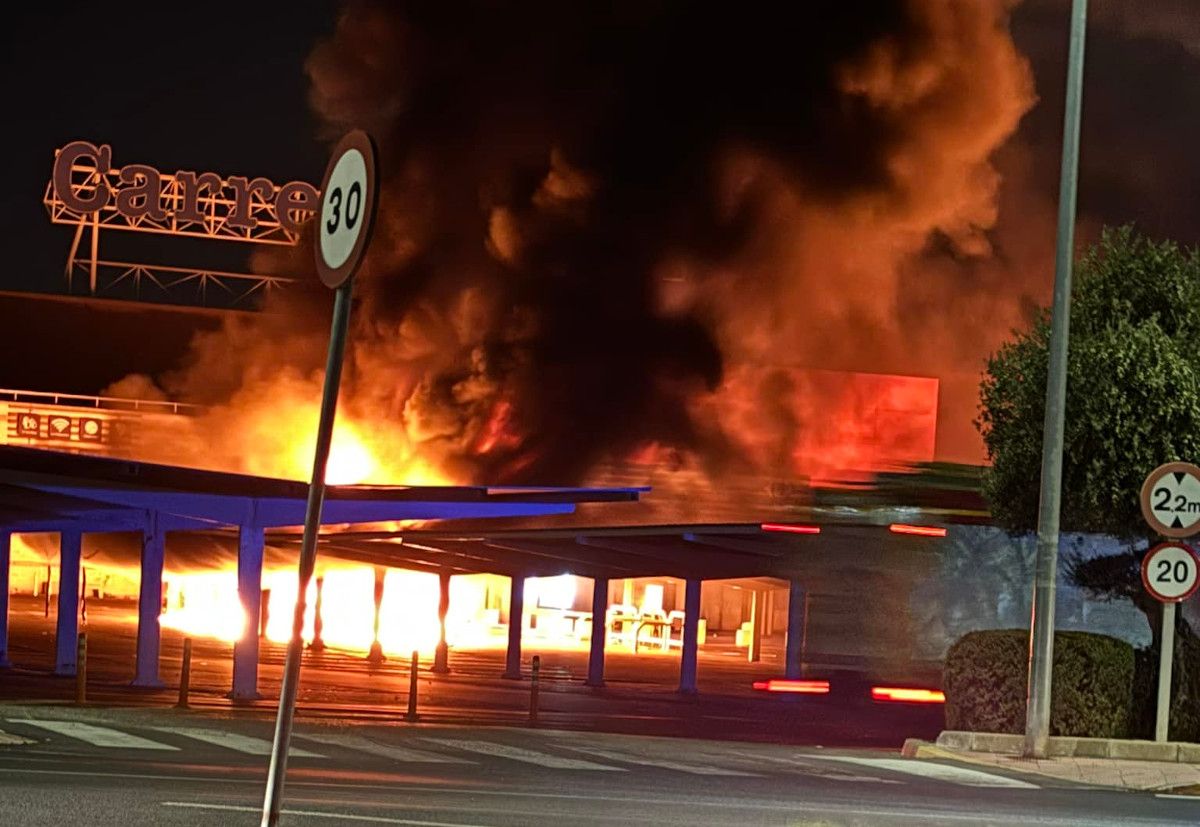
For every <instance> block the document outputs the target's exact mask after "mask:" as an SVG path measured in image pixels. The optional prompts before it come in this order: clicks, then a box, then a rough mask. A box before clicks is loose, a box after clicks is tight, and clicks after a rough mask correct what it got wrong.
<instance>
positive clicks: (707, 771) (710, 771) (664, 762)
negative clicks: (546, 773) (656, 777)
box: [563, 745, 762, 778]
mask: <svg viewBox="0 0 1200 827" xmlns="http://www.w3.org/2000/svg"><path fill="white" fill-rule="evenodd" d="M563 748H564V749H569V750H571V751H572V752H582V753H585V754H587V755H594V756H596V757H597V758H606V759H608V760H609V761H624V762H625V763H627V764H642V765H644V766H647V767H662V768H663V769H666V770H675V771H677V772H687V773H691V774H692V775H740V776H742V777H744V778H762V776H761V775H759V774H758V773H754V772H743V771H742V770H730V769H723V768H721V767H712V766H708V765H705V764H685V763H683V762H681V761H672V760H670V759H669V758H653V757H651V756H647V755H631V754H629V753H626V752H618V751H617V750H609V749H597V748H595V747H568V746H566V745H564V746H563Z"/></svg>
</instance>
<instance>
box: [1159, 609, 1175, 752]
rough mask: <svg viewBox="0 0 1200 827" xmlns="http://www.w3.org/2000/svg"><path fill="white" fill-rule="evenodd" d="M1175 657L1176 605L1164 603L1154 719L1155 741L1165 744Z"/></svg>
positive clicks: (1168, 724) (1169, 719) (1169, 716)
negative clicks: (1156, 705)
mask: <svg viewBox="0 0 1200 827" xmlns="http://www.w3.org/2000/svg"><path fill="white" fill-rule="evenodd" d="M1174 655H1175V604H1174V603H1164V604H1163V612H1162V649H1161V650H1160V651H1159V653H1158V709H1157V711H1156V712H1155V718H1154V740H1155V741H1158V742H1159V743H1163V742H1165V741H1166V740H1167V731H1168V728H1169V726H1170V722H1171V664H1172V662H1173V661H1174Z"/></svg>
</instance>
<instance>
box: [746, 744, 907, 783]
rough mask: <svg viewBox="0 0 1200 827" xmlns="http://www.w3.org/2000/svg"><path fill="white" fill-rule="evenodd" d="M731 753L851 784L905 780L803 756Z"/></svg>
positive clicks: (748, 759) (750, 759) (747, 759)
mask: <svg viewBox="0 0 1200 827" xmlns="http://www.w3.org/2000/svg"><path fill="white" fill-rule="evenodd" d="M729 754H730V755H736V756H738V757H739V758H742V759H744V760H746V761H754V762H758V763H762V762H766V763H769V764H778V765H780V766H784V767H787V768H788V769H791V770H795V771H797V772H800V773H802V774H807V775H816V776H818V777H820V778H826V779H829V780H830V781H845V782H847V783H851V784H903V783H904V782H903V781H899V780H897V779H895V778H879V777H878V776H874V775H861V774H859V773H856V772H850V771H849V770H843V769H833V768H831V767H822V766H818V764H817V763H814V762H813V761H811V760H810V761H806V760H804V759H803V758H786V757H784V756H781V755H768V754H765V753H763V754H757V753H752V752H739V751H737V750H732V751H731V752H730V753H729ZM817 761H818V762H819V761H820V757H819V756H818V757H817Z"/></svg>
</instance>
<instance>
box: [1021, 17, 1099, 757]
mask: <svg viewBox="0 0 1200 827" xmlns="http://www.w3.org/2000/svg"><path fill="white" fill-rule="evenodd" d="M1086 30H1087V0H1073V2H1072V5H1071V36H1070V51H1069V53H1068V57H1067V96H1066V112H1065V114H1064V116H1063V145H1062V169H1061V177H1060V179H1059V186H1058V236H1057V239H1056V247H1055V256H1054V305H1053V311H1052V312H1053V316H1052V319H1051V326H1050V366H1049V372H1048V375H1047V377H1046V422H1045V426H1044V430H1043V436H1042V489H1041V500H1040V504H1039V508H1038V538H1037V563H1036V566H1035V573H1034V589H1033V613H1032V614H1033V616H1032V622H1031V628H1030V633H1029V694H1028V696H1027V702H1026V707H1025V755H1026V756H1028V757H1035V758H1043V757H1045V755H1046V748H1047V745H1048V742H1049V739H1050V676H1051V673H1052V671H1053V662H1054V593H1055V581H1056V579H1057V576H1058V534H1059V512H1060V509H1061V505H1062V454H1063V430H1064V421H1065V415H1064V414H1065V411H1066V397H1067V344H1068V341H1069V338H1070V327H1071V266H1072V261H1073V258H1074V255H1075V200H1076V194H1077V190H1078V178H1079V119H1080V109H1081V105H1082V102H1083V47H1084V40H1085V35H1086Z"/></svg>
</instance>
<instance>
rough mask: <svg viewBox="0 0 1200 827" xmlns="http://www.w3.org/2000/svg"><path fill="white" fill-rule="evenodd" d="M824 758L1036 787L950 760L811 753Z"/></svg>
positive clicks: (955, 779)
mask: <svg viewBox="0 0 1200 827" xmlns="http://www.w3.org/2000/svg"><path fill="white" fill-rule="evenodd" d="M813 757H814V758H820V759H821V760H824V761H842V762H844V763H847V764H857V765H859V766H862V767H874V768H877V769H881V770H890V771H892V772H900V773H906V774H908V775H920V776H923V777H925V778H932V779H934V780H935V781H949V782H950V783H952V784H962V785H964V786H967V787H1010V788H1014V789H1025V790H1036V789H1038V786H1037V785H1036V784H1030V783H1029V782H1027V781H1018V780H1017V779H1015V778H1008V777H1007V776H1003V775H992V774H991V773H987V772H980V771H979V770H970V769H967V768H966V767H954V766H951V765H949V764H935V763H932V762H930V761H918V760H916V759H913V758H859V757H856V756H850V755H822V756H813Z"/></svg>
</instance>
